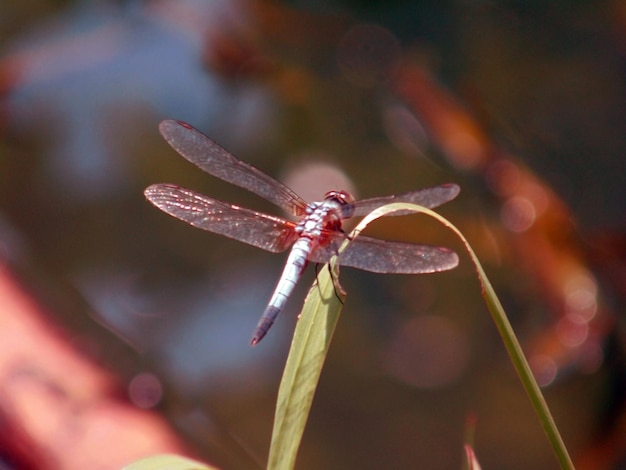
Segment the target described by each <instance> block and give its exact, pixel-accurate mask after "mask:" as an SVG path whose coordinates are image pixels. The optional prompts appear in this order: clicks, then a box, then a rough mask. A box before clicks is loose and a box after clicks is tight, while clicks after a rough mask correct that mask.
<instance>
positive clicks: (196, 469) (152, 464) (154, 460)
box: [123, 454, 217, 470]
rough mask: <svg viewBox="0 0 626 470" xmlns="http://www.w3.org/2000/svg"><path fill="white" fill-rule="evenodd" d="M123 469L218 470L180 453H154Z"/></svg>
mask: <svg viewBox="0 0 626 470" xmlns="http://www.w3.org/2000/svg"><path fill="white" fill-rule="evenodd" d="M123 470H217V467H211V466H208V465H206V464H203V463H200V462H196V461H195V460H191V459H187V458H185V457H181V456H179V455H171V454H164V455H154V456H152V457H148V458H145V459H141V460H138V461H136V462H133V463H131V464H130V465H126V466H125V467H123Z"/></svg>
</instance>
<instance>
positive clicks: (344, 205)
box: [324, 191, 354, 218]
mask: <svg viewBox="0 0 626 470" xmlns="http://www.w3.org/2000/svg"><path fill="white" fill-rule="evenodd" d="M324 200H325V201H333V202H336V203H337V204H339V206H340V207H341V212H342V213H343V217H345V218H347V217H352V213H353V211H354V207H353V205H354V198H353V197H352V195H351V194H350V193H348V192H346V191H328V192H327V193H326V194H325V195H324Z"/></svg>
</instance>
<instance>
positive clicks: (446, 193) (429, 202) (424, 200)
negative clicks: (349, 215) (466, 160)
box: [353, 183, 461, 216]
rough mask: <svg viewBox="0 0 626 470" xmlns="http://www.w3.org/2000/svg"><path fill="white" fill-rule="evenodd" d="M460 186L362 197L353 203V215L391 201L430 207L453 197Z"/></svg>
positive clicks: (395, 213) (358, 214) (359, 214)
mask: <svg viewBox="0 0 626 470" xmlns="http://www.w3.org/2000/svg"><path fill="white" fill-rule="evenodd" d="M460 191H461V188H459V187H458V186H457V185H456V184H451V183H450V184H442V185H441V186H435V187H433V188H425V189H418V190H417V191H409V192H408V193H404V194H397V195H393V196H383V197H375V198H371V199H362V200H360V201H357V202H355V203H354V213H353V216H361V215H367V214H368V213H370V212H371V211H373V210H374V209H377V208H378V207H381V206H384V205H385V204H391V203H393V202H410V203H412V204H419V205H420V206H424V207H427V208H429V209H432V208H433V207H437V206H440V205H441V204H443V203H445V202H448V201H451V200H452V199H454V198H455V197H456V196H457V195H458V194H459V192H460ZM412 213H413V212H410V211H398V212H394V213H392V214H388V216H391V215H394V216H395V215H408V214H412Z"/></svg>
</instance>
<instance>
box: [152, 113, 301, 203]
mask: <svg viewBox="0 0 626 470" xmlns="http://www.w3.org/2000/svg"><path fill="white" fill-rule="evenodd" d="M159 131H160V132H161V135H162V136H163V137H164V138H165V140H167V142H168V143H169V144H170V145H171V146H172V147H173V148H174V150H176V151H177V152H178V153H180V154H181V155H182V156H183V157H185V158H186V159H187V160H189V161H190V162H191V163H193V164H194V165H196V166H198V167H199V168H201V169H202V170H204V171H206V172H207V173H209V174H211V175H213V176H215V177H217V178H220V179H222V180H224V181H226V182H228V183H231V184H234V185H236V186H239V187H241V188H244V189H247V190H248V191H251V192H253V193H254V194H257V195H259V196H261V197H262V198H264V199H267V200H268V201H270V202H272V203H274V204H276V205H277V206H278V207H281V208H282V209H283V210H285V211H286V212H288V213H289V214H292V215H302V214H304V212H305V209H306V202H305V201H304V200H303V199H302V198H301V197H300V196H298V195H297V194H296V193H295V192H294V191H292V190H291V189H289V188H288V187H287V186H285V185H284V184H282V183H281V182H279V181H276V180H275V179H274V178H272V177H270V176H268V175H266V174H265V173H263V172H262V171H261V170H259V169H257V168H255V167H253V166H252V165H249V164H247V163H245V162H242V161H241V160H239V159H238V158H237V157H235V156H234V155H232V154H231V153H230V152H228V151H227V150H225V149H224V148H222V147H221V146H219V145H218V144H216V143H215V142H213V141H212V140H211V139H209V138H208V137H207V136H206V135H204V134H202V133H201V132H200V131H198V130H196V129H194V128H193V127H191V126H190V125H189V124H187V123H184V122H181V121H171V120H168V121H163V122H161V124H160V125H159Z"/></svg>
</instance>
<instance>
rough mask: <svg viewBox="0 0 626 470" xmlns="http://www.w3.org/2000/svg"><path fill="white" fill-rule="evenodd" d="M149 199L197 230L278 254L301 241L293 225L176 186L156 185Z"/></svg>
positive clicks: (147, 194) (151, 187)
mask: <svg viewBox="0 0 626 470" xmlns="http://www.w3.org/2000/svg"><path fill="white" fill-rule="evenodd" d="M144 194H145V196H146V198H147V199H148V200H149V201H150V202H151V203H152V204H154V205H155V206H156V207H158V208H159V209H161V210H162V211H163V212H166V213H168V214H169V215H171V216H174V217H176V218H177V219H180V220H182V221H184V222H187V223H188V224H191V225H193V226H194V227H198V228H201V229H203V230H208V231H209V232H213V233H217V234H220V235H224V236H226V237H229V238H234V239H235V240H239V241H241V242H244V243H248V244H249V245H253V246H256V247H258V248H262V249H264V250H267V251H273V252H275V253H278V252H281V251H284V250H286V249H287V248H288V247H289V246H290V245H291V244H292V243H293V242H294V241H295V240H296V238H297V235H296V233H295V231H294V227H295V225H294V224H293V222H289V221H287V220H284V219H281V218H279V217H274V216H271V215H267V214H262V213H260V212H255V211H252V210H249V209H244V208H242V207H238V206H234V205H231V204H227V203H225V202H221V201H217V200H215V199H211V198H208V197H206V196H203V195H202V194H199V193H196V192H194V191H191V190H189V189H185V188H181V187H179V186H176V185H173V184H154V185H152V186H149V187H148V188H146V190H145V191H144Z"/></svg>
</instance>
